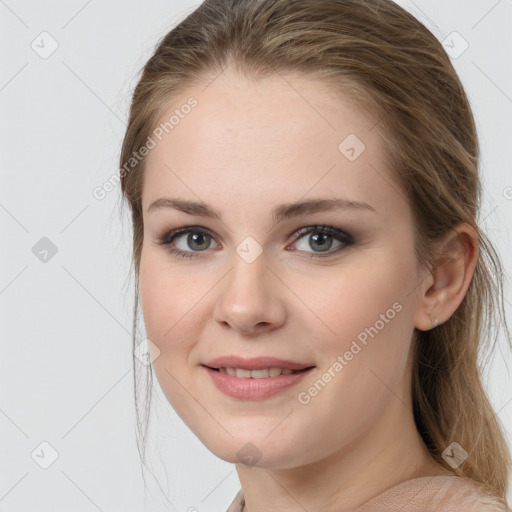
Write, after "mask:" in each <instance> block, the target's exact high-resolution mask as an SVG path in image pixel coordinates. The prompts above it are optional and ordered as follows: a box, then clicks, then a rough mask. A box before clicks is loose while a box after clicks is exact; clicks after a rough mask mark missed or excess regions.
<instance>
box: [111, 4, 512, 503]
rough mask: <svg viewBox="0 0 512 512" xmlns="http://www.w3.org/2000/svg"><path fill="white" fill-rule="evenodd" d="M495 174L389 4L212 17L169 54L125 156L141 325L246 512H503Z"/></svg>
mask: <svg viewBox="0 0 512 512" xmlns="http://www.w3.org/2000/svg"><path fill="white" fill-rule="evenodd" d="M478 158H479V150H478V139H477V133H476V129H475V123H474V119H473V115H472V112H471V108H470V105H469V103H468V100H467V97H466V94H465V92H464V89H463V87H462V84H461V82H460V80H459V78H458V77H457V74H456V72H455V70H454V68H453V66H452V64H451V63H450V59H449V57H448V56H447V54H446V52H445V51H444V49H443V47H442V45H441V44H440V42H439V41H438V40H437V39H436V38H435V37H434V35H433V34H431V33H430V32H429V31H428V30H427V29H426V28H425V27H424V26H423V25H422V24H421V23H420V22H419V21H417V20H416V19H415V18H414V17H413V16H412V15H410V14H409V13H407V12H406V11H405V10H404V9H402V8H401V7H399V6H397V5H396V4H394V3H393V2H392V1H388V0H366V1H359V0H334V1H333V0H329V1H327V0H325V1H324V0H300V1H299V0H206V1H205V2H204V3H203V4H202V5H201V6H200V7H198V8H197V9H196V10H195V11H194V12H193V13H191V14H190V15H189V16H188V17H187V18H186V19H185V20H184V21H182V22H181V23H180V24H179V25H178V26H177V27H175V28H174V29H173V30H171V31H170V32H169V33H168V34H167V35H166V36H165V37H164V38H163V40H162V41H161V42H160V43H159V45H158V48H157V49H156V51H155V53H154V55H153V56H152V57H151V58H150V59H149V61H148V62H147V64H146V65H145V67H144V69H143V73H142V77H141V79H140V81H139V83H138V85H137V87H136V89H135V92H134V95H133V101H132V105H131V110H130V118H129V124H128V127H127V131H126V135H125V139H124V142H123V147H122V154H121V159H120V163H121V183H122V191H123V194H124V197H125V198H126V199H127V201H128V203H129V205H130V208H131V212H132V220H133V229H134V231H133V251H134V252H133V263H134V269H135V272H136V276H137V287H136V294H137V297H136V302H135V308H136V310H135V317H136V315H137V300H138V299H139V298H140V303H141V307H142V312H143V316H144V323H145V326H146V330H147V335H148V340H149V341H148V346H149V347H148V348H149V350H150V352H151V361H152V369H154V371H155V373H156V376H157V378H158V381H159V384H160V386H161V388H162V390H163V392H164V393H165V395H166V397H167V399H168V400H169V403H170V404H171V405H172V406H173V408H174V409H175V410H176V412H177V413H178V414H179V415H180V416H181V418H182V419H183V420H184V422H185V423H186V424H187V425H188V426H189V427H190V429H191V430H192V431H193V432H194V433H195V434H196V435H197V437H198V438H199V439H200V440H201V441H202V442H203V443H204V444H205V446H206V447H207V448H208V449H209V450H210V451H212V452H213V453H214V454H215V455H217V456H218V457H220V458H221V459H223V460H226V461H228V462H232V463H235V464H236V469H237V472H238V476H239V478H240V482H241V485H242V489H241V490H240V492H239V493H238V494H237V496H236V497H235V500H234V501H233V503H232V504H231V506H230V508H229V511H242V510H243V511H245V512H247V511H249V512H258V511H260V510H261V511H263V510H265V511H271V510H279V511H285V510H310V511H313V510H314V511H331V510H332V511H334V510H336V511H337V512H341V511H353V510H357V511H358V512H363V511H365V512H369V511H376V510H386V511H391V510H439V511H441V510H443V511H462V510H464V511H467V510H478V511H484V510H485V511H489V510H506V505H507V504H506V499H505V496H506V495H505V493H506V489H507V483H508V470H509V466H510V460H511V458H510V452H509V449H508V446H507V444H506V441H505V438H504V436H503V432H502V429H501V426H500V424H499V422H498V419H497V418H496V415H495V412H494V411H493V410H492V407H491V405H490V403H489V400H488V398H487V396H486V393H485V390H484V387H483V384H482V381H481V378H480V373H479V368H478V364H477V356H478V350H479V347H480V344H481V343H482V342H483V341H484V339H485V336H484V334H483V333H484V330H483V328H484V327H490V326H491V321H492V319H491V318H488V316H486V315H487V314H488V312H489V311H498V312H501V313H503V302H502V292H501V279H502V274H501V266H500V261H499V258H498V256H497V254H496V253H495V251H494V249H493V247H492V245H491V244H490V242H489V241H488V240H487V238H486V237H485V234H484V233H483V232H482V231H481V230H480V228H479V227H478V225H477V223H476V218H477V214H478V208H479V204H480V183H479V177H478ZM503 321H504V318H503ZM504 325H505V327H506V323H505V321H504ZM505 330H506V329H505ZM135 332H136V329H135V326H134V333H135ZM506 333H507V334H508V331H507V330H506ZM138 343H139V342H138V341H137V340H136V339H135V334H134V348H136V347H137V346H138ZM151 375H152V374H151V373H150V377H151Z"/></svg>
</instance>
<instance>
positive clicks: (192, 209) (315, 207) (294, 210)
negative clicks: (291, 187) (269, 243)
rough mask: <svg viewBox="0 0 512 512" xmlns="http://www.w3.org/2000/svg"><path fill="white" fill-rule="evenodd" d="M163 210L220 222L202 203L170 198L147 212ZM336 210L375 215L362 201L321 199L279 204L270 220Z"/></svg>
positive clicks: (162, 199) (149, 208)
mask: <svg viewBox="0 0 512 512" xmlns="http://www.w3.org/2000/svg"><path fill="white" fill-rule="evenodd" d="M165 208H172V209H175V210H180V211H182V212H184V213H188V214H189V215H197V216H199V217H209V218H213V219H218V220H220V221H222V215H221V214H220V213H218V212H216V211H215V210H214V209H213V208H211V207H210V206H208V205H207V204H205V203H203V202H197V201H188V200H184V199H178V198H171V197H162V198H160V199H156V200H155V201H153V202H152V203H151V204H150V205H149V207H148V209H147V212H148V213H150V212H152V211H156V210H161V209H165ZM337 209H342V210H350V209H357V210H363V211H371V212H374V213H377V210H376V209H375V208H374V207H373V206H371V205H369V204H368V203H365V202H362V201H351V200H349V199H342V198H325V199H323V198H321V199H308V200H305V201H299V202H296V203H284V204H281V205H279V206H277V207H276V208H274V209H273V210H272V218H273V220H274V222H275V223H278V222H281V221H283V220H285V219H290V218H292V217H298V216H301V215H308V214H312V213H317V212H324V211H332V210H337Z"/></svg>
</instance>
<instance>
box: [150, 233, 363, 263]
mask: <svg viewBox="0 0 512 512" xmlns="http://www.w3.org/2000/svg"><path fill="white" fill-rule="evenodd" d="M187 233H201V234H203V235H208V236H210V237H211V238H213V239H215V238H214V236H213V234H212V232H211V231H210V230H209V229H206V228H201V227H198V226H190V227H185V228H179V229H175V230H172V231H170V232H168V233H164V234H163V235H162V236H157V238H156V243H157V244H158V245H163V246H165V247H166V249H167V251H168V252H169V253H170V254H174V255H176V257H182V258H197V257H198V256H199V254H200V253H201V252H204V251H182V250H180V249H176V248H172V246H171V244H172V242H173V241H174V239H175V238H177V237H178V236H180V235H183V234H187ZM311 233H321V234H326V235H331V236H333V237H334V238H336V239H337V240H338V241H339V242H341V243H342V244H343V245H341V246H339V247H337V248H336V249H334V250H332V251H329V252H325V253H323V254H322V253H307V254H308V256H306V257H307V258H312V259H315V258H326V257H329V256H333V255H334V254H337V253H338V252H340V251H341V250H343V249H345V248H347V247H349V246H351V245H353V244H354V243H355V241H354V238H353V237H352V235H350V234H349V233H346V232H345V231H342V230H340V229H338V228H336V227H335V226H330V225H321V226H318V225H317V226H307V227H304V228H301V229H299V230H298V231H296V232H295V237H294V239H293V242H292V243H295V242H297V241H298V240H299V239H300V238H302V237H303V236H304V235H308V234H311Z"/></svg>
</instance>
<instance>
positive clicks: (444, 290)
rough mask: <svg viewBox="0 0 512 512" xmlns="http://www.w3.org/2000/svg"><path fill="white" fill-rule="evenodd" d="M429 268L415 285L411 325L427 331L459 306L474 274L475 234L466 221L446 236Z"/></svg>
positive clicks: (476, 246) (476, 238) (440, 322)
mask: <svg viewBox="0 0 512 512" xmlns="http://www.w3.org/2000/svg"><path fill="white" fill-rule="evenodd" d="M446 240H447V241H446V242H443V243H442V244H441V245H440V247H439V250H438V252H437V256H436V260H435V261H434V264H433V267H432V270H431V271H430V273H429V274H428V276H427V278H426V279H424V280H423V284H422V286H419V287H418V293H419V295H418V302H417V306H416V312H415V317H414V327H416V328H417V329H419V330H421V331H428V330H429V329H432V328H434V327H436V326H437V325H439V324H442V323H443V322H446V321H447V320H448V319H449V318H450V317H451V316H452V315H453V313H454V312H455V310H456V309H457V308H458V307H459V305H460V303H461V302H462V300H463V299H464V296H465V295H466V292H467V290H468V288H469V285H470V283H471V279H472V278H473V274H474V272H475V268H476V263H477V260H478V253H479V249H478V236H477V233H476V231H475V230H474V229H473V228H472V227H471V226H470V225H469V224H466V223H463V224H459V225H458V226H457V227H456V228H454V229H453V230H452V231H451V232H450V233H449V235H448V236H447V237H446Z"/></svg>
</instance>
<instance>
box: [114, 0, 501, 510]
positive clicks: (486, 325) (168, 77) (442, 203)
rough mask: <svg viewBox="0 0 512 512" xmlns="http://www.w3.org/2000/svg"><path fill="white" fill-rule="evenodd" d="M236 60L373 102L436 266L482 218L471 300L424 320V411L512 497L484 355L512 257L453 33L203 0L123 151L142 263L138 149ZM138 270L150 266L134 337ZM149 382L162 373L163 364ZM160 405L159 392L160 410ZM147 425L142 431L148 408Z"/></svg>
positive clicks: (420, 416)
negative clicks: (163, 119)
mask: <svg viewBox="0 0 512 512" xmlns="http://www.w3.org/2000/svg"><path fill="white" fill-rule="evenodd" d="M227 66H234V67H235V69H237V70H239V71H240V72H241V73H243V74H244V75H245V76H247V77H250V78H253V79H257V78H260V77H265V76H269V75H273V74H276V73H284V72H299V73H303V74H305V75H308V76H310V77H312V78H320V79H322V80H323V81H324V83H326V84H328V85H329V86H331V87H332V89H333V90H335V91H337V92H338V93H340V94H342V95H345V97H351V98H352V99H354V100H355V101H357V102H358V104H359V105H360V106H361V107H368V106H369V107H371V108H372V109H373V112H375V113H376V114H377V116H378V119H379V122H378V125H379V133H380V134H381V136H382V137H383V139H384V140H385V142H386V150H387V155H386V156H387V160H388V163H389V165H390V168H391V169H393V170H394V171H395V172H396V176H397V180H398V181H399V183H400V184H401V186H402V187H401V188H402V193H403V194H404V196H406V197H407V199H408V201H409V204H410V205H411V208H412V211H413V214H414V220H415V224H416V253H417V258H418V262H419V263H420V266H421V267H422V268H424V269H432V268H433V262H434V254H435V250H436V247H438V244H439V241H440V240H443V239H444V237H445V235H446V234H447V233H449V232H450V230H451V229H452V228H453V227H455V226H456V225H457V224H459V223H463V222H465V223H468V224H469V225H471V226H472V227H473V228H474V229H475V231H476V233H477V235H478V240H479V246H480V250H479V256H478V262H477V266H476V270H475V273H474V276H473V279H472V282H471V284H470V286H469V289H468V291H467V293H466V296H465V297H464V299H463V301H462V303H461V304H460V306H459V308H458V309H457V310H456V312H455V313H454V315H453V316H452V317H451V318H450V319H449V320H447V321H446V322H445V323H443V324H442V325H440V326H438V327H436V328H435V329H432V330H430V331H419V330H416V331H415V358H414V363H413V364H414V366H413V386H412V390H411V391H412V399H413V406H414V418H415V422H416V425H417V428H418V431H419V433H420V434H421V436H422V438H423V440H424V442H425V445H426V446H427V448H428V449H429V451H430V453H431V454H432V456H433V458H434V459H435V460H436V461H437V462H438V463H440V464H442V465H443V466H444V467H446V468H447V469H450V470H451V471H452V472H453V473H454V474H455V475H458V476H461V477H464V478H467V479H469V480H471V481H472V482H474V483H476V484H478V485H480V486H481V487H482V488H483V489H484V490H486V491H487V492H489V493H491V494H493V495H495V496H498V497H500V498H502V499H503V502H504V503H506V490H507V484H508V472H509V468H510V463H511V456H510V451H509V447H508V445H507V443H506V440H505V438H504V435H503V432H502V429H501V425H500V422H499V420H498V419H497V417H496V414H495V412H494V411H493V409H492V406H491V404H490V402H489V399H488V397H487V395H486V392H485V390H484V387H483V384H482V378H481V373H480V372H481V370H480V368H479V361H478V357H479V349H480V344H481V343H482V344H485V346H486V347H487V348H488V349H489V348H490V347H491V343H490V341H491V339H492V336H490V334H491V333H492V331H493V330H494V329H496V336H495V337H494V338H493V346H494V345H495V343H496V339H497V335H498V334H497V332H498V330H497V326H498V325H499V324H500V321H501V322H502V324H503V326H504V333H505V335H506V337H507V340H508V341H509V342H510V334H509V331H508V327H507V323H506V319H505V315H504V307H503V271H502V267H501V262H500V259H499V256H498V255H497V253H496V251H495V249H494V248H493V246H492V244H491V242H490V241H489V240H488V239H487V237H486V236H485V234H484V233H483V232H482V230H481V229H480V228H479V227H478V225H477V215H478V213H479V208H480V201H481V185H480V181H479V176H478V162H479V144H478V138H477V133H476V127H475V122H474V118H473V114H472V111H471V107H470V104H469V102H468V98H467V96H466V94H465V91H464V88H463V86H462V84H461V82H460V80H459V78H458V76H457V73H456V71H455V69H454V67H453V65H452V63H451V62H450V59H449V57H448V55H447V54H446V52H445V51H444V49H443V47H442V45H441V44H440V42H439V41H438V40H437V39H436V37H435V36H434V35H433V34H432V33H431V32H430V31H429V30H427V28H426V27H425V26H424V25H423V24H421V23H420V22H419V21H418V20H417V19H416V18H415V17H414V16H412V15H411V14H409V13H408V12H407V11H406V10H404V9H403V8H401V7H400V6H398V5H396V4H395V3H394V2H393V1H391V0H206V1H205V2H203V3H202V4H201V5H200V6H199V7H198V8H197V9H196V10H195V11H193V12H192V13H191V14H189V15H188V16H187V17H186V18H185V19H184V20H183V21H181V23H179V24H178V25H177V26H176V27H175V28H173V29H172V30H171V31H170V32H169V33H168V34H167V35H165V36H164V37H163V38H162V40H161V41H160V42H159V44H158V45H157V48H156V51H155V52H154V54H153V55H152V57H151V58H150V59H149V61H148V62H147V63H146V64H145V66H144V68H143V70H142V76H141V78H140V81H139V82H138V84H137V86H136V88H135V91H134V94H133V100H132V103H131V109H130V116H129V123H128V127H127V130H126V134H125V137H124V141H123V145H122V151H121V155H120V164H121V188H122V193H123V195H124V197H125V198H126V200H127V201H128V203H129V205H130V208H131V213H132V221H133V266H134V269H135V274H136V275H137V276H138V271H139V264H140V256H141V250H142V240H143V217H142V205H141V196H142V180H143V174H144V163H145V161H144V159H143V158H141V159H140V160H139V159H135V160H134V159H133V158H132V157H133V155H134V154H135V153H137V151H138V149H139V148H141V147H142V146H144V145H145V144H146V142H147V138H148V136H149V135H150V134H151V131H152V130H153V129H154V126H155V123H156V122H157V120H158V119H159V117H160V116H161V115H162V113H163V109H164V108H165V106H166V105H167V104H168V102H169V100H170V99H171V98H173V97H174V96H175V95H176V94H178V93H181V92H183V91H184V90H186V88H187V86H190V85H191V84H192V83H195V82H198V81H201V80H206V79H213V78H214V77H215V76H216V75H218V74H219V73H221V72H222V71H223V69H225V68H226V67H227ZM185 122H186V121H185ZM130 159H132V160H130ZM129 161H130V162H131V164H130V166H127V165H126V164H127V162H129ZM137 284H138V279H137V280H136V288H135V294H136V296H135V306H134V324H133V343H134V349H135V346H136V330H137V312H138V286H137ZM135 368H136V364H135V359H134V371H135ZM135 380H136V384H135V400H136V404H137V379H135ZM146 383H147V384H151V383H152V374H151V372H149V377H147V379H146ZM150 399H151V394H150V395H149V400H150ZM148 408H149V402H147V403H146V412H147V411H148ZM137 411H138V407H137ZM137 419H138V421H139V419H140V417H139V414H138V413H137ZM138 426H139V434H140V432H141V429H140V423H139V422H138ZM146 429H147V424H146ZM146 432H147V430H146ZM452 442H457V443H459V444H460V445H461V446H462V447H463V448H464V449H465V450H466V451H467V452H468V454H469V456H468V458H467V459H466V460H465V462H464V463H463V464H462V465H461V466H459V467H458V468H456V469H452V468H451V467H448V466H447V464H446V463H444V462H443V458H442V453H443V451H444V450H445V449H446V448H447V447H448V446H449V445H450V444H451V443H452ZM144 443H145V438H144V441H143V446H145V444H144ZM139 450H140V447H139ZM143 452H144V449H143ZM143 458H144V456H143Z"/></svg>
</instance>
